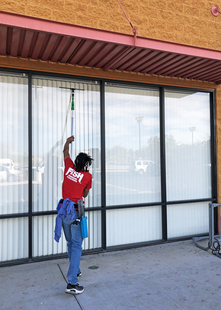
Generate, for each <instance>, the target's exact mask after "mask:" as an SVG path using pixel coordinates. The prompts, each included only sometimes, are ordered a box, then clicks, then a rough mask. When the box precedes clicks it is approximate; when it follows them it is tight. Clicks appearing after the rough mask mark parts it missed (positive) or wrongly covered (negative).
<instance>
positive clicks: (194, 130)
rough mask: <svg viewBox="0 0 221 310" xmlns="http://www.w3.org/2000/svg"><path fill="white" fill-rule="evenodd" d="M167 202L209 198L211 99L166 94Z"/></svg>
mask: <svg viewBox="0 0 221 310" xmlns="http://www.w3.org/2000/svg"><path fill="white" fill-rule="evenodd" d="M165 117H166V119H165V123H166V173H167V179H166V180H167V183H166V184H167V199H168V200H169V201H171V200H185V199H201V198H210V197H211V156H210V150H211V147H210V95H209V94H208V93H200V92H175V91H174V92H171V91H166V93H165Z"/></svg>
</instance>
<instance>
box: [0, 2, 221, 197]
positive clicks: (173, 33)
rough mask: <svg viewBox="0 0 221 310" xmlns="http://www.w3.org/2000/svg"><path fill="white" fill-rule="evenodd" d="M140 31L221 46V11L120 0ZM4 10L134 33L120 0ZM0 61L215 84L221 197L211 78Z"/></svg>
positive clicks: (9, 5) (219, 108)
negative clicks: (202, 78) (206, 79)
mask: <svg viewBox="0 0 221 310" xmlns="http://www.w3.org/2000/svg"><path fill="white" fill-rule="evenodd" d="M120 2H121V4H122V6H123V8H124V10H125V11H126V13H127V15H128V17H129V19H130V21H131V23H132V24H133V26H135V27H138V36H143V37H149V38H154V39H160V40H166V41H170V42H176V43H182V44H187V45H193V46H199V47H204V48H210V49H216V50H221V40H220V38H221V15H219V16H218V17H214V16H213V15H212V14H211V7H212V6H215V5H216V6H218V5H219V3H217V2H213V1H210V0H176V1H175V0H120ZM0 10H2V11H7V12H13V13H18V14H24V15H29V16H35V17H40V18H44V19H49V20H55V21H61V22H66V23H70V24H76V25H82V26H87V27H94V28H99V29H105V30H111V31H116V32H123V33H129V34H132V29H131V27H130V25H129V23H128V21H127V19H126V17H125V16H124V14H123V12H122V10H121V8H120V6H119V4H118V2H117V0H19V1H17V0H0ZM0 66H3V67H12V68H20V69H22V68H23V69H31V70H40V71H41V70H42V71H48V72H58V73H68V74H79V75H83V76H94V77H104V78H105V77H106V78H114V79H119V80H128V81H135V82H136V81H137V82H143V83H145V82H146V83H155V84H165V85H174V86H186V87H196V88H210V89H216V113H217V117H216V121H217V165H218V196H219V202H221V87H217V85H215V84H213V83H206V82H200V81H191V80H183V79H177V78H164V77H156V76H151V75H146V74H144V75H142V74H136V73H126V72H122V73H120V72H116V71H114V72H110V71H109V72H104V71H103V70H100V69H90V68H80V67H78V66H71V65H59V64H51V63H50V64H49V63H47V64H45V63H43V62H40V61H32V60H24V59H23V60H21V59H16V58H14V59H13V58H10V57H0Z"/></svg>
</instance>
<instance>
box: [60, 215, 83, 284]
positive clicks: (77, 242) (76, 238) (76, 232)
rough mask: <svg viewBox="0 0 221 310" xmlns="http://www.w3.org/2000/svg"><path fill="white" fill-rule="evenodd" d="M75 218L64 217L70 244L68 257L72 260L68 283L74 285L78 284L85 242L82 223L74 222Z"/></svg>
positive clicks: (63, 221) (68, 244)
mask: <svg viewBox="0 0 221 310" xmlns="http://www.w3.org/2000/svg"><path fill="white" fill-rule="evenodd" d="M75 218H78V213H77V214H76V217H75ZM75 218H74V219H72V220H71V219H68V218H66V217H65V218H63V219H62V226H63V230H64V235H65V238H66V240H67V246H68V258H69V261H70V265H69V269H68V273H67V278H68V283H71V284H73V285H75V284H77V281H78V277H77V274H78V273H79V272H80V260H81V253H82V242H83V238H82V236H81V226H80V223H78V224H77V225H75V224H72V223H73V222H74V221H75Z"/></svg>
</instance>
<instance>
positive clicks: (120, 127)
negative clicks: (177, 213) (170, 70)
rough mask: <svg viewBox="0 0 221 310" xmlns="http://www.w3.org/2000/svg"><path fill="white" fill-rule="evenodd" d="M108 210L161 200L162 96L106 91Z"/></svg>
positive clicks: (142, 91) (115, 89)
mask: <svg viewBox="0 0 221 310" xmlns="http://www.w3.org/2000/svg"><path fill="white" fill-rule="evenodd" d="M105 122H106V128H105V130H106V194H107V196H106V201H107V206H111V205H123V204H138V203H150V202H156V201H160V200H161V188H160V138H159V131H160V128H159V92H158V91H157V90H154V89H135V88H134V89H133V88H126V87H125V88H123V87H117V86H106V87H105Z"/></svg>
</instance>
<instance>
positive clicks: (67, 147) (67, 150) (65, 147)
mask: <svg viewBox="0 0 221 310" xmlns="http://www.w3.org/2000/svg"><path fill="white" fill-rule="evenodd" d="M73 141H74V136H71V137H69V138H67V140H66V142H65V145H64V149H63V153H64V159H65V158H67V157H70V153H69V144H70V143H72V142H73Z"/></svg>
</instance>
